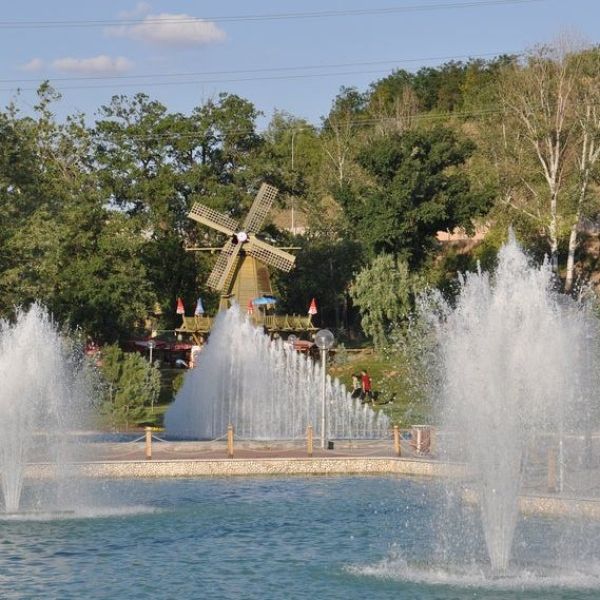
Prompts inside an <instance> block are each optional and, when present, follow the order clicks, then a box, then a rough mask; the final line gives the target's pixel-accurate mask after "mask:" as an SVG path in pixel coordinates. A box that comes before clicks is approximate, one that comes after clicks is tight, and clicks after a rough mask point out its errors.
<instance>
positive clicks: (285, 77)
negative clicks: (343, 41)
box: [0, 69, 382, 92]
mask: <svg viewBox="0 0 600 600" xmlns="http://www.w3.org/2000/svg"><path fill="white" fill-rule="evenodd" d="M381 73H382V69H376V70H374V69H368V70H359V71H328V72H325V73H301V74H298V75H262V76H259V77H256V76H253V77H232V78H226V79H221V78H220V79H186V80H181V81H146V82H139V81H138V82H135V83H127V82H125V83H119V84H118V87H119V88H131V87H139V86H140V85H143V86H147V87H157V86H158V87H165V86H172V85H204V84H215V83H243V82H249V81H250V82H255V81H292V80H299V79H310V78H315V77H334V76H336V77H339V76H345V75H377V74H381ZM49 81H50V83H52V81H53V80H52V79H50V80H49ZM115 85H116V84H115V83H114V82H111V83H100V84H87V85H84V84H82V85H63V86H60V87H57V91H59V92H60V91H62V90H88V89H103V88H111V89H112V88H114V87H115ZM36 89H37V88H35V87H29V88H28V87H20V86H11V87H3V88H0V92H14V91H16V90H18V91H36Z"/></svg>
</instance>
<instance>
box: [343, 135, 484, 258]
mask: <svg viewBox="0 0 600 600" xmlns="http://www.w3.org/2000/svg"><path fill="white" fill-rule="evenodd" d="M474 149H475V148H474V145H473V144H472V142H470V141H469V140H467V139H466V138H464V137H461V136H458V135H457V134H456V133H454V132H453V131H452V130H451V129H448V128H445V127H439V126H438V127H435V128H433V129H431V130H429V131H427V130H421V131H410V132H407V133H406V134H404V135H391V136H386V137H383V138H379V139H376V140H374V141H373V142H371V143H370V144H369V145H368V146H367V147H366V148H364V150H363V151H362V152H361V154H360V157H359V160H360V162H361V164H362V165H363V167H364V168H365V169H366V171H367V172H368V173H369V174H370V175H371V176H372V178H373V180H374V185H372V186H369V187H362V188H358V189H352V188H351V187H346V188H344V189H342V190H340V192H339V193H338V195H337V198H338V200H339V202H340V203H341V205H342V207H343V209H344V211H345V213H346V215H347V218H348V222H349V226H350V228H351V229H352V230H353V231H354V234H355V235H356V237H357V238H358V239H359V240H360V241H361V243H362V244H364V246H365V247H366V249H367V250H368V251H369V252H370V253H371V255H377V254H379V253H383V252H385V253H390V254H398V255H400V256H402V257H403V258H404V259H405V260H407V261H408V263H409V264H410V265H411V266H412V267H415V266H419V265H421V264H422V262H423V261H424V259H425V257H426V252H427V250H428V249H430V248H431V247H432V243H433V240H434V237H435V234H436V232H438V231H439V230H446V229H448V230H452V229H453V228H454V227H457V226H462V227H464V228H465V229H466V230H467V231H472V229H473V225H472V219H473V218H475V217H477V216H478V215H482V214H484V213H485V211H486V210H487V209H488V208H489V198H486V197H485V196H483V195H482V194H476V193H474V192H472V191H471V189H470V183H469V180H468V177H467V176H466V175H465V173H464V172H462V171H461V170H460V168H459V167H461V166H462V165H463V164H464V163H465V161H466V160H467V159H468V158H469V156H470V155H471V154H472V153H473V151H474Z"/></svg>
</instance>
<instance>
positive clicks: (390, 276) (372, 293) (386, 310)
mask: <svg viewBox="0 0 600 600" xmlns="http://www.w3.org/2000/svg"><path fill="white" fill-rule="evenodd" d="M422 287H423V282H422V280H421V279H420V278H419V277H418V276H415V275H413V274H411V272H410V270H409V267H408V263H407V262H406V261H405V260H401V259H398V258H396V257H394V256H393V255H391V254H380V255H379V256H377V257H375V258H374V259H373V261H372V262H371V263H370V264H369V265H367V266H366V267H364V268H363V269H362V270H361V271H360V273H358V275H357V276H356V278H355V279H354V282H353V283H352V286H351V288H350V295H351V296H352V300H353V301H354V304H355V305H356V306H357V307H358V308H359V310H360V315H361V321H362V328H363V331H364V332H365V333H366V334H367V335H368V336H369V337H371V338H372V339H373V343H374V344H375V345H376V346H378V347H383V346H386V345H387V344H388V343H389V341H390V334H391V333H392V332H393V331H394V329H395V328H396V327H397V326H398V325H399V324H400V323H401V322H402V321H404V320H406V319H407V318H408V317H409V315H410V313H411V311H412V310H413V308H414V299H415V295H416V294H417V293H418V292H419V291H420V290H421V289H422Z"/></svg>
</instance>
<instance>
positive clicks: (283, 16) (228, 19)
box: [0, 0, 546, 29]
mask: <svg viewBox="0 0 600 600" xmlns="http://www.w3.org/2000/svg"><path fill="white" fill-rule="evenodd" d="M545 1H546V0H480V1H470V2H434V3H430V4H412V5H407V6H392V7H384V8H366V9H355V10H326V11H313V12H294V13H270V14H250V15H232V16H216V17H202V18H200V17H190V18H164V19H162V18H161V19H158V18H151V17H150V18H145V19H118V20H117V19H103V20H77V21H76V20H53V21H0V29H61V28H79V27H107V26H115V25H116V26H118V25H139V24H144V25H156V26H160V25H170V24H182V23H197V22H203V21H213V22H217V23H232V22H248V21H276V20H293V19H324V18H332V17H353V16H366V15H390V14H397V13H406V12H423V11H436V10H448V9H456V8H459V9H460V8H479V7H487V6H505V5H512V4H532V3H534V2H545Z"/></svg>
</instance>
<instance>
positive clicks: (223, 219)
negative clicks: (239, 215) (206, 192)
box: [188, 202, 238, 235]
mask: <svg viewBox="0 0 600 600" xmlns="http://www.w3.org/2000/svg"><path fill="white" fill-rule="evenodd" d="M188 217H189V218H190V219H194V221H198V223H202V224H203V225H206V226H208V227H212V228H213V229H216V230H217V231H221V232H223V233H225V234H226V235H233V234H234V233H235V232H236V231H237V230H238V223H237V221H234V220H233V219H231V218H230V217H228V216H227V215H224V214H223V213H220V212H218V211H216V210H214V209H212V208H209V207H208V206H204V204H198V203H197V202H196V204H194V206H192V210H190V212H189V214H188Z"/></svg>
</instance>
